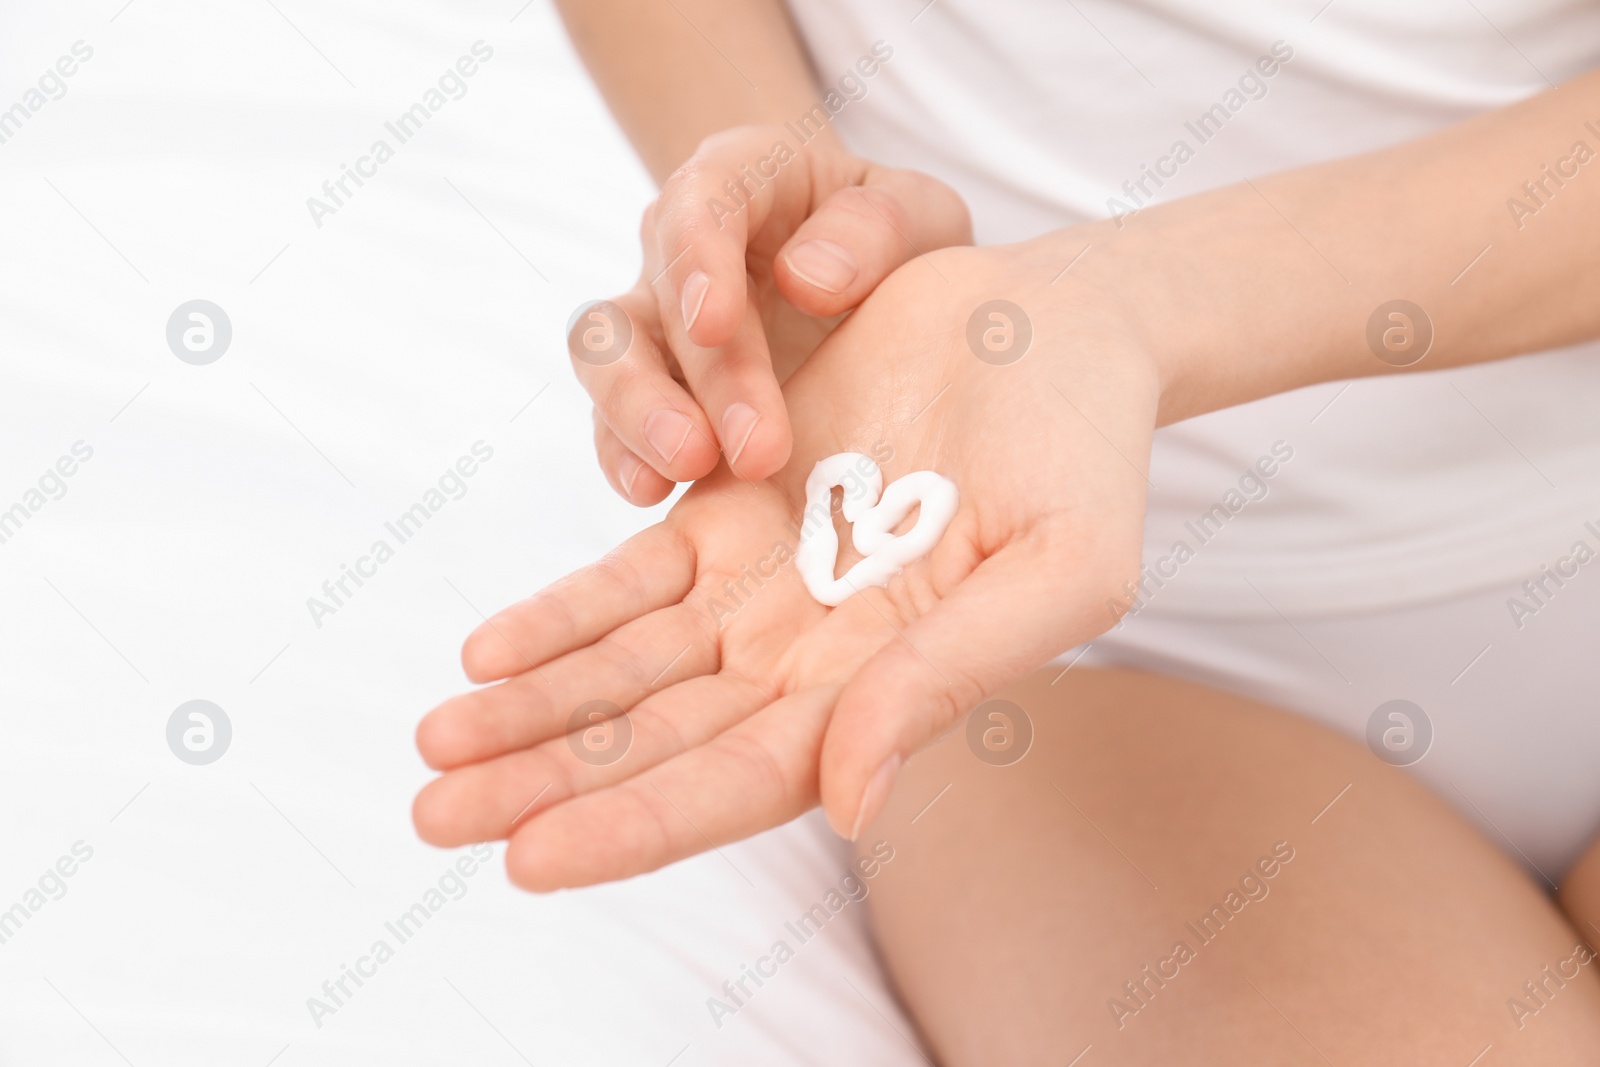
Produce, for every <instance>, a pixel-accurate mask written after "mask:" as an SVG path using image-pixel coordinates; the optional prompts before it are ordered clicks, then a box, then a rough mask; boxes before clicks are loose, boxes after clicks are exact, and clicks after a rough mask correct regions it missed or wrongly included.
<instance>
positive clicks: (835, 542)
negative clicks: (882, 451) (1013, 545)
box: [795, 452, 959, 607]
mask: <svg viewBox="0 0 1600 1067" xmlns="http://www.w3.org/2000/svg"><path fill="white" fill-rule="evenodd" d="M834 486H838V487H839V488H840V489H843V490H844V507H843V511H844V517H845V521H847V522H850V523H853V524H854V525H853V528H852V529H851V533H850V540H851V542H852V543H853V544H854V545H855V546H856V551H857V552H860V553H861V554H862V556H864V557H865V558H864V559H862V560H860V561H859V562H858V563H856V565H855V566H853V567H851V568H850V569H849V570H848V571H846V572H845V573H844V575H843V576H842V577H839V578H835V577H834V576H833V572H834V570H835V568H836V567H837V566H838V562H839V535H838V534H837V533H836V532H835V531H834V528H833V515H832V508H831V505H832V503H833V489H834ZM958 500H959V497H958V496H957V493H956V485H955V483H954V482H952V481H951V480H950V479H949V478H946V477H945V476H944V475H942V474H939V473H938V472H936V471H913V472H911V473H910V474H907V475H905V476H904V477H902V478H897V479H895V480H894V481H893V482H891V483H890V484H889V487H888V488H887V489H886V488H884V485H883V471H881V470H879V469H878V465H877V464H876V463H874V462H873V461H872V459H871V457H869V456H864V455H862V454H861V453H860V452H840V453H839V454H838V455H835V456H829V457H828V458H827V459H824V460H821V461H820V462H818V463H817V465H816V466H815V467H813V468H811V474H810V476H809V477H807V478H806V510H805V515H804V516H803V517H802V519H801V527H800V548H799V550H798V551H797V552H796V553H795V566H796V567H797V568H798V569H799V571H800V577H801V579H802V580H803V581H804V582H805V583H806V591H807V592H809V593H810V594H811V595H812V597H813V598H815V599H816V600H817V601H818V602H819V603H823V604H826V605H828V606H829V607H837V606H838V605H840V604H843V603H844V602H845V601H846V600H847V599H849V597H850V594H852V593H854V592H857V591H858V590H861V589H865V588H867V587H868V586H885V585H888V584H889V579H890V578H893V577H894V576H895V575H896V574H899V573H900V571H901V570H902V569H904V568H905V566H906V565H907V564H909V563H914V562H915V561H917V560H919V559H921V558H922V557H923V556H926V555H927V554H928V553H929V552H931V551H933V546H934V545H936V544H938V543H939V538H941V537H943V536H944V531H945V529H946V528H947V527H948V526H949V525H950V520H951V519H953V518H955V514H956V504H957V502H958ZM919 504H920V505H922V511H921V512H920V513H919V514H918V515H917V523H916V525H915V526H913V527H912V528H911V529H910V530H907V531H906V532H905V533H903V534H899V535H896V534H895V532H894V528H895V527H896V526H898V525H900V523H901V522H902V521H904V519H905V517H906V516H907V515H909V514H911V509H912V508H914V507H916V506H917V505H919Z"/></svg>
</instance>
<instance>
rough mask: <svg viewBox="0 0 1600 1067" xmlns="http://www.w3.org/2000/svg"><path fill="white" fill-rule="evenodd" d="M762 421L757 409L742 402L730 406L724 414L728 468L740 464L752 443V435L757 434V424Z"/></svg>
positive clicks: (723, 423) (723, 441)
mask: <svg viewBox="0 0 1600 1067" xmlns="http://www.w3.org/2000/svg"><path fill="white" fill-rule="evenodd" d="M760 421H761V416H760V415H759V414H757V412H756V409H755V408H753V407H751V406H750V405H749V404H745V403H742V402H741V403H737V404H729V405H728V410H727V411H724V412H723V413H722V447H723V448H725V449H727V450H728V466H730V467H733V466H735V465H736V464H737V463H738V462H739V456H740V455H742V454H743V453H744V446H745V445H747V444H749V443H750V435H751V434H753V433H755V432H756V423H758V422H760Z"/></svg>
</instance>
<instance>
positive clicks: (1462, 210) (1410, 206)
mask: <svg viewBox="0 0 1600 1067" xmlns="http://www.w3.org/2000/svg"><path fill="white" fill-rule="evenodd" d="M1525 183H1531V185H1529V184H1525ZM1558 183H1559V184H1558ZM1515 204H1521V205H1522V207H1513V205H1515ZM1597 236H1600V72H1592V73H1590V74H1588V75H1585V76H1583V77H1581V78H1578V79H1576V80H1574V81H1571V82H1568V83H1567V84H1565V85H1563V86H1562V87H1561V88H1560V89H1556V90H1551V91H1549V92H1546V93H1543V94H1541V95H1540V96H1538V97H1535V98H1532V99H1530V100H1527V101H1525V102H1522V103H1519V104H1517V105H1514V106H1512V107H1508V108H1504V109H1500V110H1497V111H1494V112H1491V113H1488V114H1485V115H1481V116H1478V117H1475V118H1473V119H1471V120H1469V121H1467V122H1463V123H1460V124H1458V125H1456V126H1453V127H1450V128H1448V129H1445V130H1443V131H1440V132H1438V133H1436V134H1432V135H1429V136H1427V137H1423V138H1420V139H1417V140H1415V141H1410V142H1406V143H1404V144H1401V145H1397V146H1395V147H1393V148H1388V149H1384V150H1381V151H1377V152H1373V153H1370V154H1367V155H1363V156H1358V157H1353V158H1349V159H1342V160H1337V161H1333V162H1329V163H1325V164H1319V165H1316V166H1311V167H1306V168H1302V169H1300V170H1295V171H1289V172H1285V173H1282V174H1276V175H1272V176H1268V177H1263V178H1258V179H1254V180H1253V182H1249V183H1245V184H1242V185H1236V186H1230V187H1227V188H1223V189H1218V190H1215V191H1213V192H1209V193H1205V194H1202V195H1199V196H1194V197H1189V198H1186V199H1183V200H1179V201H1174V202H1172V203H1170V204H1165V205H1162V206H1160V207H1156V208H1150V209H1148V210H1146V211H1143V212H1140V213H1138V214H1136V215H1133V216H1130V217H1126V218H1124V219H1122V220H1120V222H1119V221H1107V222H1105V223H1097V224H1094V225H1091V226H1085V227H1078V228H1075V229H1073V230H1068V231H1063V232H1062V233H1061V234H1060V235H1059V238H1058V243H1057V247H1056V249H1055V251H1056V252H1057V254H1058V256H1060V257H1063V258H1061V262H1063V263H1065V262H1066V261H1067V259H1070V258H1071V256H1073V255H1076V254H1077V253H1078V252H1079V250H1081V249H1082V248H1083V246H1084V245H1085V244H1088V245H1090V246H1091V247H1090V250H1089V251H1088V252H1087V253H1086V254H1084V256H1083V261H1082V263H1080V264H1078V265H1077V266H1076V267H1074V270H1075V271H1076V272H1081V276H1082V278H1083V280H1084V282H1086V283H1088V284H1090V285H1093V286H1097V287H1100V288H1102V289H1103V290H1104V291H1105V292H1106V293H1107V294H1108V295H1109V297H1110V298H1111V299H1112V300H1114V301H1115V302H1117V303H1119V304H1120V305H1121V306H1122V307H1123V308H1124V309H1125V310H1126V311H1127V313H1128V315H1129V317H1130V318H1131V319H1132V320H1134V321H1136V322H1138V323H1139V324H1140V325H1141V328H1142V329H1144V330H1145V331H1146V333H1147V340H1148V343H1149V345H1150V347H1151V350H1152V352H1153V353H1154V354H1155V358H1156V359H1157V362H1158V364H1159V365H1160V366H1161V368H1162V376H1163V379H1164V381H1163V403H1162V412H1161V421H1162V422H1163V423H1167V422H1172V421H1175V420H1177V419H1181V418H1186V417H1188V416H1191V415H1195V414H1200V413H1202V412H1205V411H1210V410H1214V409H1217V408H1221V407H1227V406H1229V405H1232V404H1237V403H1242V402H1244V401H1248V400H1253V399H1256V398H1259V397H1262V396H1267V395H1270V394H1273V393H1278V392H1283V391H1286V390H1289V389H1294V388H1297V387H1299V386H1303V385H1309V384H1312V383H1315V382H1320V381H1328V380H1333V379H1340V378H1355V377H1361V376H1365V375H1373V374H1386V373H1400V372H1401V370H1402V369H1415V370H1429V369H1437V368H1440V367H1448V366H1454V365H1462V364H1468V363H1475V362H1480V361H1484V360H1491V359H1499V358H1504V357H1508V356H1513V355H1518V354H1521V353H1526V352H1537V351H1540V350H1543V349H1548V348H1553V347H1558V346H1561V345H1566V344H1573V343H1576V342H1579V341H1582V340H1585V339H1588V338H1593V337H1596V336H1600V244H1597V240H1596V239H1597ZM1086 268H1087V269H1086ZM1397 299H1404V300H1408V301H1411V302H1414V303H1415V304H1416V305H1418V306H1419V307H1421V308H1422V309H1423V311H1424V312H1425V314H1426V317H1427V319H1428V320H1429V321H1430V322H1431V327H1432V331H1433V338H1432V343H1431V347H1429V348H1428V349H1427V351H1426V356H1425V358H1422V359H1420V361H1419V362H1416V363H1414V364H1412V365H1411V366H1410V367H1409V368H1401V367H1398V366H1395V365H1393V364H1399V363H1405V362H1406V361H1407V360H1409V359H1412V358H1415V357H1416V356H1417V355H1418V354H1419V353H1420V351H1421V349H1420V348H1418V347H1416V346H1415V342H1414V343H1413V346H1412V347H1410V348H1407V347H1406V346H1405V345H1404V344H1401V343H1400V342H1404V341H1405V339H1406V338H1405V335H1404V333H1403V324H1402V323H1401V320H1393V321H1392V322H1388V321H1386V322H1384V323H1382V324H1380V326H1390V325H1392V326H1396V327H1401V328H1402V329H1401V330H1400V331H1399V332H1396V333H1394V334H1392V335H1391V340H1392V341H1394V342H1395V343H1396V344H1397V346H1398V347H1397V349H1393V350H1388V351H1387V352H1386V355H1387V359H1385V358H1380V357H1379V356H1378V355H1377V354H1375V352H1374V350H1373V348H1372V347H1371V346H1370V345H1369V339H1368V333H1369V321H1370V320H1372V319H1373V318H1374V313H1375V312H1377V311H1378V309H1379V308H1380V307H1381V306H1382V305H1385V304H1386V303H1388V302H1390V301H1393V300H1397ZM1415 325H1416V326H1417V327H1418V330H1419V333H1420V331H1422V330H1425V329H1426V324H1424V323H1417V324H1415ZM1381 332H1382V329H1381V328H1380V330H1379V333H1381Z"/></svg>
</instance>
